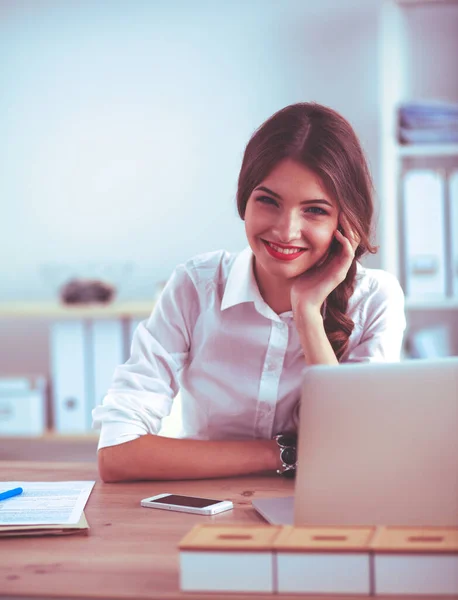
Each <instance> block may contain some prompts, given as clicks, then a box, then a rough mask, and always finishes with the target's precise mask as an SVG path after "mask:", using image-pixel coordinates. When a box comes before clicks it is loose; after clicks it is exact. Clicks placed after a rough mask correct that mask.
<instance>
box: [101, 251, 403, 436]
mask: <svg viewBox="0 0 458 600" xmlns="http://www.w3.org/2000/svg"><path fill="white" fill-rule="evenodd" d="M348 314H349V316H350V317H351V318H352V319H353V321H354V323H355V327H354V330H353V332H352V334H351V336H350V339H349V346H348V350H347V352H346V354H345V356H344V357H343V359H342V361H341V362H368V361H391V362H394V361H398V360H399V359H400V351H401V344H402V337H403V332H404V329H405V317H404V295H403V292H402V290H401V287H400V285H399V283H398V282H397V280H396V279H395V277H393V276H392V275H390V274H388V273H386V272H384V271H381V270H378V269H365V268H363V267H362V266H361V265H358V271H357V279H356V285H355V290H354V292H353V295H352V296H351V298H350V300H349V304H348ZM304 366H305V361H304V355H303V351H302V348H301V345H300V342H299V335H298V332H297V330H296V327H295V324H294V320H293V315H292V312H291V311H289V312H285V313H282V314H280V315H277V314H276V313H275V312H274V311H273V310H272V309H271V308H270V307H269V306H268V305H267V304H266V303H265V302H264V300H263V299H262V297H261V294H260V292H259V288H258V286H257V283H256V280H255V278H254V274H253V255H252V252H251V250H250V248H247V249H246V250H244V251H243V252H241V253H239V254H230V253H228V252H224V251H219V252H212V253H209V254H204V255H200V256H197V257H196V258H194V259H191V260H190V261H189V262H187V263H186V264H184V265H181V266H179V267H177V269H176V270H175V271H174V273H173V275H172V277H171V278H170V280H169V282H168V283H167V285H166V287H165V288H164V290H163V292H162V294H161V296H160V298H159V300H158V302H157V303H156V305H155V307H154V310H153V312H152V314H151V316H150V317H149V319H147V320H145V321H143V322H142V323H141V324H140V325H139V326H138V328H137V330H136V332H135V335H134V339H133V342H132V351H131V357H130V359H129V360H128V361H127V362H126V363H125V364H124V365H121V366H119V367H118V368H117V369H116V371H115V374H114V380H113V384H112V387H111V388H110V389H109V390H108V393H107V395H106V397H105V398H104V400H103V404H102V405H101V406H98V407H96V408H95V409H94V411H93V420H94V426H96V427H97V426H100V425H101V428H102V430H101V435H100V441H99V448H102V447H105V446H112V445H116V444H121V443H123V442H126V441H129V440H133V439H135V438H137V437H139V436H141V435H144V434H146V433H151V434H157V433H158V432H159V429H160V426H161V421H162V419H163V418H164V417H166V416H167V415H168V414H169V413H170V410H171V406H172V402H173V399H174V397H175V396H176V395H177V393H178V391H180V395H181V402H182V430H181V432H180V434H179V437H186V438H194V439H202V440H208V439H213V440H217V439H221V440H222V439H227V440H236V439H256V438H271V437H272V436H273V435H275V434H276V433H278V432H281V431H288V430H294V429H295V428H296V424H297V410H298V403H299V397H300V388H301V380H302V377H303V370H304Z"/></svg>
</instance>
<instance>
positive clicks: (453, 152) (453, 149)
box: [397, 144, 458, 157]
mask: <svg viewBox="0 0 458 600" xmlns="http://www.w3.org/2000/svg"><path fill="white" fill-rule="evenodd" d="M397 152H398V155H399V156H456V157H458V144H406V145H400V144H398V145H397Z"/></svg>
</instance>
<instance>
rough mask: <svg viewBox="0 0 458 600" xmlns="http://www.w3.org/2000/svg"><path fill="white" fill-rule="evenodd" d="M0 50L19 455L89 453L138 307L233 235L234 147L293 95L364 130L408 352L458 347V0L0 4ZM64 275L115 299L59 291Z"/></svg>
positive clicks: (233, 240) (6, 378) (10, 391)
mask: <svg viewBox="0 0 458 600" xmlns="http://www.w3.org/2000/svg"><path fill="white" fill-rule="evenodd" d="M0 56H1V57H2V58H1V62H0V87H1V90H2V92H1V95H0V107H1V109H2V110H1V111H0V131H1V132H2V135H1V137H0V206H1V212H0V456H2V455H3V457H10V458H19V457H21V456H22V455H23V453H24V452H25V451H23V450H21V448H22V447H23V444H22V442H21V439H20V438H21V436H25V435H27V436H29V438H28V446H27V448H28V450H27V451H26V452H27V456H28V457H30V456H32V455H35V456H40V457H41V456H42V457H45V458H46V457H50V458H61V459H63V458H66V457H71V458H75V459H77V458H81V457H83V458H84V457H87V456H90V457H91V459H94V456H95V444H96V437H94V434H90V433H89V431H90V419H89V417H88V415H89V414H90V409H91V408H92V406H93V405H95V404H97V403H98V402H100V400H101V396H102V394H103V389H104V388H105V387H106V386H108V385H109V378H110V376H111V375H110V374H111V373H112V370H113V369H114V366H115V365H116V364H117V363H118V361H122V360H124V359H125V358H126V356H127V354H128V348H129V344H130V339H131V336H132V332H133V330H134V328H135V326H136V324H137V323H138V321H139V320H141V319H142V318H145V317H147V316H148V314H149V312H150V310H151V308H152V305H153V303H154V298H155V297H156V295H157V293H158V292H159V291H160V288H161V286H162V285H163V282H164V281H165V280H167V278H168V277H169V275H170V274H171V272H172V270H173V268H174V267H175V266H176V265H177V264H178V263H180V262H182V261H185V260H187V259H188V258H189V257H191V256H193V255H194V254H197V253H201V252H207V251H211V250H218V249H220V248H225V249H227V250H230V251H239V250H241V249H243V248H244V246H245V245H246V240H245V235H244V228H243V223H242V222H241V221H240V219H239V217H238V215H237V211H236V208H235V191H236V183H237V176H238V170H239V168H240V164H241V158H242V154H243V151H244V148H245V145H246V143H247V141H248V139H249V137H250V135H251V134H252V132H253V131H254V129H255V128H257V127H258V126H259V125H260V124H261V123H262V122H263V121H264V120H265V119H266V118H267V117H269V116H270V115H271V114H272V113H273V112H275V111H276V110H278V109H280V108H282V107H284V106H286V105H287V104H291V103H293V102H298V101H317V102H319V103H322V104H326V105H329V106H331V107H332V108H334V109H336V110H337V111H339V112H340V113H341V114H343V115H344V116H345V117H346V118H347V119H348V120H349V121H350V122H351V123H352V125H353V127H354V128H355V130H356V132H357V134H358V135H359V137H360V139H361V142H362V144H363V146H364V149H365V151H366V154H367V157H368V160H369V164H370V167H371V170H372V174H373V178H374V182H375V187H376V190H377V197H376V207H377V232H376V240H375V241H376V243H378V244H379V245H380V248H381V249H380V253H379V254H377V255H375V256H371V257H370V258H369V259H367V260H365V264H366V266H369V267H375V268H385V269H387V270H390V271H392V272H394V273H395V274H396V275H397V276H398V277H399V278H400V280H401V282H402V284H403V286H404V289H405V290H406V293H407V296H408V305H407V316H408V331H407V335H406V347H405V356H406V357H409V356H412V357H414V356H441V355H450V354H456V353H458V284H456V282H455V280H457V279H458V251H457V248H458V198H457V196H458V193H457V190H458V185H457V184H456V183H455V180H457V181H458V175H457V173H458V135H457V137H456V139H455V138H454V137H453V132H455V133H456V131H457V112H456V106H457V103H458V71H457V68H456V58H457V56H458V4H457V3H456V2H452V1H450V2H435V1H433V0H429V1H426V0H424V1H423V2H412V1H410V2H409V1H403V2H396V1H395V0H389V1H387V2H384V1H383V0H347V1H346V2H341V1H340V0H321V1H320V2H318V3H317V2H311V1H310V2H309V1H306V0H283V1H282V2H278V0H231V1H230V2H224V1H223V0H212V1H210V0H168V1H167V2H163V1H159V0H149V1H147V0H130V1H129V2H127V1H126V0H99V1H97V2H93V1H92V0H64V1H61V0H0ZM419 101H421V102H423V103H424V104H423V105H422V106H420V109H421V110H420V114H419V113H418V112H415V111H416V110H417V109H418V106H417V104H416V103H418V102H419ZM437 101H440V102H441V103H440V104H438V105H437V104H435V103H436V102H437ZM409 103H410V104H409ZM412 107H413V113H414V114H413V125H412V120H410V121H409V118H410V117H411V116H412V113H411V112H409V111H410V110H412ZM403 110H404V111H405V112H404V113H403V112H402V111H403ZM421 111H423V112H421ZM444 115H445V116H444ZM403 119H405V122H404V121H403ZM415 119H417V120H415ZM418 119H419V120H418ZM422 119H424V120H423V121H422ZM425 123H426V124H425ZM431 123H432V124H433V126H432V127H430V125H431ZM437 123H439V124H440V125H439V127H438V129H439V130H440V131H439V134H437V128H436V124H437ZM444 123H445V124H444ZM402 124H404V125H405V128H406V129H407V130H408V131H407V133H405V131H404V134H405V135H404V137H403V136H402V135H401V133H402V132H401V125H402ZM409 128H410V130H409ZM418 129H419V130H420V136H419V137H418V136H417V137H415V135H416V132H417V130H418ZM431 129H433V130H434V131H433V133H432V134H431V131H430V130H431ZM425 131H426V135H425V136H424V137H422V135H421V134H422V132H423V133H424V132H425ZM444 132H446V135H444ZM450 132H452V135H449V134H450ZM434 133H435V134H436V135H434ZM409 136H410V137H409ZM406 174H407V175H408V176H406ZM412 174H413V176H414V177H413V179H414V181H413V183H412V182H411V180H410V179H409V177H410V176H411V175H412ZM415 177H417V179H415ZM422 177H426V179H425V180H423V179H422ZM428 177H429V179H428ZM425 182H426V183H425ZM428 185H431V186H432V188H428ZM425 186H426V187H425ZM425 189H432V193H433V195H434V194H435V198H434V199H432V198H431V196H429V197H428V198H426V197H425V196H424V195H423V198H422V199H421V202H420V200H419V203H418V206H417V208H415V207H414V209H413V208H412V202H411V199H412V198H415V199H416V198H417V196H418V194H419V195H420V196H421V193H422V190H423V191H424V190H425ZM409 198H410V200H409ZM406 199H407V200H406ZM435 203H436V204H435ZM455 205H456V207H455ZM412 210H414V212H415V215H417V213H418V214H420V215H423V217H422V218H420V219H418V218H417V216H415V217H413V218H412V220H410V217H409V218H406V214H407V216H408V211H412ZM422 219H423V220H422ZM425 219H426V221H425ZM414 222H415V223H416V225H415V227H411V226H409V225H408V223H414ZM432 223H433V224H434V223H436V224H437V223H438V226H437V227H436V229H437V232H436V230H434V231H435V233H434V236H436V238H435V240H436V242H437V243H436V246H437V248H436V247H434V248H432V247H431V244H429V245H428V244H427V245H426V246H424V247H423V248H422V247H421V244H422V240H423V241H424V239H425V238H426V237H431V236H432V233H431V231H432V230H431V229H430V228H431V224H432ZM409 227H410V229H409ZM433 229H434V227H433ZM412 230H414V232H412ZM438 236H439V237H440V239H439V237H438ZM433 245H434V244H433ZM411 259H412V260H411ZM409 261H410V262H409ZM454 261H456V262H454ZM74 278H91V279H98V280H102V281H104V282H106V283H108V284H110V285H112V286H113V287H114V288H116V294H115V300H114V302H113V303H110V304H109V305H108V306H107V307H106V308H103V307H99V308H93V307H89V308H87V307H84V306H82V307H81V306H80V307H72V308H63V307H62V306H61V305H60V304H59V290H60V289H61V286H62V285H63V284H64V283H66V282H68V281H69V280H72V279H74ZM417 280H418V281H420V283H419V284H418V285H417V283H418V282H417ZM425 281H427V284H426V287H425V285H424V282H425ZM428 282H429V283H428ZM409 286H410V288H409ZM422 286H423V287H422ZM428 286H429V287H428ZM69 311H70V312H69ZM43 440H45V441H46V443H44V442H43ZM41 442H43V443H41ZM67 442H68V444H69V445H68V446H67V445H66V444H67ZM57 448H59V450H57ZM57 455H59V456H57Z"/></svg>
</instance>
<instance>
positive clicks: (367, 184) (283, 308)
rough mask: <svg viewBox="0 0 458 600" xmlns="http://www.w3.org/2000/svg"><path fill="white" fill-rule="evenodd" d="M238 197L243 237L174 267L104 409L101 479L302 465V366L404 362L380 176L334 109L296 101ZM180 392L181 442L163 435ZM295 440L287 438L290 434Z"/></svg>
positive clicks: (251, 162)
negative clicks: (237, 246) (380, 219)
mask: <svg viewBox="0 0 458 600" xmlns="http://www.w3.org/2000/svg"><path fill="white" fill-rule="evenodd" d="M237 204H238V210H239V214H240V216H241V218H242V219H243V220H244V221H245V230H246V235H247V240H248V243H249V247H248V248H247V249H245V250H244V251H243V252H241V253H239V254H230V253H228V252H224V251H219V252H212V253H209V254H205V255H200V256H197V257H194V258H193V259H191V260H189V261H188V262H187V263H185V264H184V265H180V266H178V267H177V268H176V270H175V272H174V273H173V275H172V277H171V279H170V280H169V282H168V284H167V285H166V287H165V289H164V291H163V293H162V294H161V297H160V298H159V300H158V302H157V304H156V306H155V308H154V310H153V312H152V314H151V316H150V318H149V319H148V320H147V321H144V322H143V323H141V324H140V325H139V327H138V329H137V331H136V333H135V336H134V340H133V344H132V354H131V357H130V359H129V360H128V361H127V363H126V364H124V365H121V366H119V367H118V369H117V370H116V372H115V376H114V381H113V385H112V387H111V388H110V389H109V390H108V393H107V395H106V397H105V398H104V401H103V404H102V406H99V407H97V408H96V409H95V410H94V411H93V418H94V423H95V424H96V425H101V426H102V431H101V435H100V441H99V469H100V473H101V476H102V478H103V479H104V480H105V481H121V480H129V479H130V480H131V479H184V478H186V479H187V478H204V477H222V476H232V475H237V474H245V473H254V472H257V471H263V470H273V469H277V470H278V472H279V473H282V474H286V475H294V473H295V448H294V435H288V436H286V437H285V436H284V435H282V434H285V433H289V434H294V431H295V428H296V425H297V409H298V402H299V395H300V387H301V381H302V373H303V367H304V365H306V364H308V365H310V364H336V363H338V362H350V361H351V362H363V361H397V360H399V356H400V349H401V343H402V336H403V331H404V328H405V319H404V311H403V306H404V297H403V293H402V291H401V288H400V286H399V284H398V282H397V281H396V279H395V278H394V277H393V276H391V275H389V274H388V273H384V272H383V271H379V270H372V269H365V268H363V267H362V266H361V265H360V264H359V262H358V259H359V258H360V257H361V256H362V255H363V254H364V253H366V252H374V251H375V248H374V247H373V246H372V245H371V243H370V235H371V227H372V213H373V206H372V184H371V178H370V175H369V171H368V168H367V164H366V161H365V158H364V155H363V152H362V150H361V147H360V144H359V141H358V139H357V137H356V135H355V133H354V132H353V129H352V128H351V126H350V125H349V123H348V122H347V121H346V120H345V119H344V118H343V117H342V116H340V115H339V114H338V113H336V112H335V111H333V110H331V109H329V108H326V107H323V106H320V105H318V104H314V103H301V104H295V105H292V106H288V107H286V108H284V109H283V110H281V111H279V112H278V113H276V114H275V115H273V116H272V117H271V118H270V119H269V120H268V121H267V122H266V123H264V124H263V125H262V126H261V127H260V128H259V129H258V130H257V131H256V132H255V133H254V135H253V136H252V138H251V140H250V141H249V143H248V145H247V148H246V150H245V154H244V157H243V162H242V167H241V171H240V175H239V181H238V191H237ZM178 391H180V393H181V401H182V417H183V428H182V431H181V432H180V437H181V439H172V438H165V437H162V436H159V435H157V434H158V432H159V429H160V426H161V421H162V419H163V418H164V417H166V416H167V415H168V414H169V412H170V409H171V405H172V402H173V399H174V398H175V397H176V395H177V393H178ZM284 439H288V440H289V442H288V444H289V445H288V446H287V447H286V448H285V446H284V445H282V443H283V442H282V441H281V440H284Z"/></svg>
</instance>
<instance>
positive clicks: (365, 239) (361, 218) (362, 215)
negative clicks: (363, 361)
mask: <svg viewBox="0 0 458 600" xmlns="http://www.w3.org/2000/svg"><path fill="white" fill-rule="evenodd" d="M286 158H289V159H292V160H295V161H296V162H298V163H301V164H303V165H305V166H307V167H308V168H309V169H311V170H312V171H313V172H314V173H315V174H316V175H318V177H319V178H320V179H321V181H322V183H323V185H324V187H325V189H326V191H327V193H328V194H329V195H330V196H332V197H333V198H334V200H335V201H336V202H337V204H338V207H339V209H340V210H341V211H342V212H343V213H344V215H345V216H346V217H347V218H348V221H349V222H350V226H351V227H352V229H353V231H354V232H355V233H356V234H357V235H358V236H359V239H360V243H359V245H358V248H357V249H356V252H355V260H354V261H353V263H352V265H351V267H350V269H349V271H348V273H347V276H346V278H345V280H344V281H343V282H342V283H341V284H340V285H338V286H337V288H336V289H335V290H334V291H333V292H332V293H331V294H330V295H329V296H328V298H327V300H326V314H325V319H324V327H325V331H326V335H327V336H328V339H329V342H330V343H331V345H332V348H333V350H334V352H335V354H336V356H337V359H338V360H340V359H341V357H342V356H343V355H344V353H345V351H346V349H347V346H348V338H349V337H350V334H351V332H352V331H353V327H354V323H353V321H352V320H351V319H350V318H349V317H348V315H347V314H346V312H347V306H348V300H349V298H350V296H351V295H352V293H353V289H354V285H355V277H356V259H358V258H360V257H361V256H362V255H363V254H365V253H366V252H371V253H375V252H376V251H377V249H376V248H375V247H374V246H372V245H371V243H370V237H371V234H372V218H373V210H374V207H373V184H372V179H371V176H370V173H369V168H368V166H367V162H366V158H365V156H364V153H363V150H362V148H361V145H360V143H359V140H358V138H357V136H356V134H355V132H354V131H353V128H352V127H351V125H350V123H348V121H346V120H345V119H344V118H343V117H342V116H341V115H339V114H338V113H337V112H336V111H334V110H332V109H330V108H328V107H326V106H322V105H320V104H316V103H314V102H310V103H309V102H303V103H299V104H292V105H291V106H287V107H286V108H283V109H282V110H280V111H278V112H277V113H275V114H274V115H273V116H272V117H270V119H268V120H267V121H266V122H265V123H263V124H262V125H261V126H260V127H259V128H258V129H257V130H256V131H255V132H254V134H253V135H252V137H251V139H250V141H249V142H248V145H247V147H246V149H245V154H244V156H243V161H242V167H241V170H240V175H239V180H238V188H237V207H238V211H239V215H240V217H241V218H242V219H244V218H245V209H246V205H247V202H248V198H249V197H250V195H251V193H252V191H253V190H254V188H255V187H256V186H257V185H259V184H260V183H261V181H263V180H264V179H265V178H266V177H267V176H268V175H269V173H270V172H271V171H272V170H273V168H274V167H275V166H276V165H277V164H278V163H279V162H281V161H282V160H284V159H286Z"/></svg>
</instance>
